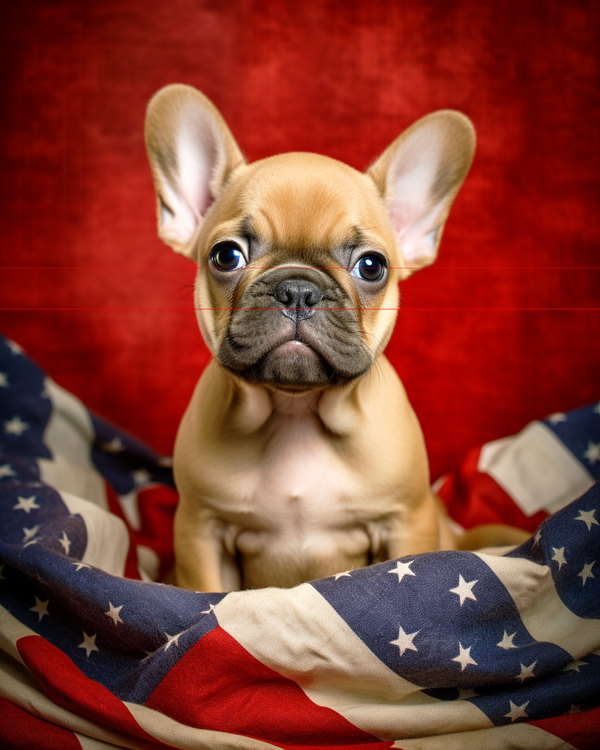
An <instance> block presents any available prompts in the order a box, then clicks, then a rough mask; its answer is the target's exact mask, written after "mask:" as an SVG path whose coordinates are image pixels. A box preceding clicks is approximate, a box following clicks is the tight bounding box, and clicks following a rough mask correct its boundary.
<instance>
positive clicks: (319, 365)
mask: <svg viewBox="0 0 600 750" xmlns="http://www.w3.org/2000/svg"><path fill="white" fill-rule="evenodd" d="M146 145H147V150H148V156H149V160H150V165H151V169H152V174H153V177H154V184H155V187H156V194H157V207H158V232H159V236H160V237H161V238H162V239H163V240H164V241H165V242H166V243H167V244H168V245H170V246H171V247H172V248H173V249H174V250H175V251H177V252H179V253H183V254H184V255H186V256H187V257H189V258H191V259H193V260H194V261H195V262H196V263H197V265H198V274H197V277H196V284H195V296H194V299H195V307H196V315H197V319H198V324H199V326H200V330H201V332H202V336H203V338H204V340H205V342H206V344H207V346H208V348H209V349H210V351H211V353H212V355H213V360H212V362H211V363H210V365H209V366H208V367H207V368H206V370H205V371H204V373H203V374H202V377H201V378H200V381H199V383H198V385H197V387H196V390H195V392H194V395H193V397H192V400H191V403H190V405H189V407H188V409H187V411H186V413H185V416H184V418H183V421H182V423H181V426H180V429H179V432H178V435H177V440H176V445H175V454H174V470H175V480H176V484H177V487H178V490H179V493H180V501H179V506H178V508H177V512H176V516H175V555H176V582H177V584H178V585H179V586H182V587H185V588H190V589H195V590H198V591H231V590H237V589H241V588H252V587H262V586H282V587H288V586H294V585H296V584H298V583H301V582H303V581H306V580H310V579H315V578H321V577H325V576H330V575H334V574H337V573H341V572H344V571H347V570H349V569H355V568H358V567H362V566H365V565H368V564H370V563H375V562H381V561H385V560H388V559H392V558H396V557H401V556H403V555H407V554H411V555H412V554H416V553H419V552H425V551H431V550H438V549H449V548H453V547H455V546H457V540H456V538H455V535H454V533H453V532H452V531H451V529H450V524H449V522H448V519H447V517H446V515H445V513H444V512H443V510H442V507H441V505H440V503H439V502H437V501H436V499H435V498H434V496H433V495H432V493H431V491H430V487H429V469H428V462H427V454H426V451H425V444H424V441H423V435H422V433H421V429H420V426H419V422H418V420H417V418H416V416H415V414H414V412H413V410H412V408H411V406H410V404H409V401H408V399H407V396H406V393H405V390H404V388H403V386H402V383H401V382H400V379H399V378H398V376H397V374H396V372H395V371H394V369H393V367H392V366H391V365H390V363H389V362H388V360H387V359H386V358H385V356H384V355H383V350H384V349H385V346H386V344H387V343H388V341H389V339H390V336H391V334H392V331H393V328H394V323H395V320H396V315H397V311H398V305H399V290H398V282H399V281H401V280H402V279H405V278H407V277H408V276H409V275H410V274H411V273H412V272H413V271H415V270H417V269H420V268H423V267H424V266H427V265H429V264H430V263H432V262H433V261H434V260H435V258H436V255H437V251H438V246H439V244H440V239H441V237H442V232H443V229H444V224H445V222H446V219H447V217H448V212H449V210H450V206H451V204H452V202H453V200H454V198H455V197H456V194H457V192H458V190H459V188H460V186H461V184H462V182H463V180H464V178H465V176H466V174H467V171H468V169H469V166H470V164H471V160H472V158H473V153H474V148H475V134H474V130H473V126H472V125H471V122H470V121H469V120H468V119H467V118H466V117H465V116H464V115H462V114H460V113H458V112H454V111H440V112H435V113H433V114H431V115H428V116H427V117H424V118H423V119H421V120H419V121H418V122H416V123H415V124H414V125H413V126H412V127H410V128H409V129H408V130H407V131H406V132H404V133H403V134H402V135H401V136H399V137H398V138H397V139H396V140H395V141H394V142H393V143H392V144H391V145H390V146H389V147H388V148H387V150H386V151H384V153H383V154H382V155H381V156H380V157H379V159H377V161H375V163H374V164H373V165H372V166H371V167H370V168H369V169H368V170H367V172H366V173H364V174H362V173H360V172H358V171H356V170H355V169H353V168H351V167H349V166H347V165H346V164H343V163H341V162H338V161H336V160H334V159H331V158H328V157H326V156H319V155H317V154H311V153H287V154H281V155H278V156H272V157H269V158H267V159H263V160H261V161H258V162H255V163H252V164H248V163H246V161H245V159H244V157H243V155H242V153H241V151H240V149H239V148H238V146H237V144H236V142H235V140H234V138H233V136H232V134H231V132H230V131H229V129H228V127H227V125H226V124H225V121H224V120H223V118H222V117H221V115H220V114H219V112H218V111H217V109H216V108H215V107H214V105H213V104H212V103H211V102H210V101H209V100H208V99H207V98H206V97H205V96H203V95H202V94H201V93H199V92H198V91H196V90H195V89H193V88H191V87H189V86H183V85H172V86H167V87H166V88H164V89H162V90H160V91H159V92H158V93H157V94H156V95H155V96H154V98H153V99H152V100H151V102H150V104H149V107H148V112H147V118H146ZM508 536H509V538H508V539H507V538H506V536H503V534H502V533H500V534H499V535H498V536H497V538H496V536H495V535H494V534H492V537H493V539H494V541H497V542H498V543H505V542H510V541H513V540H512V538H511V537H510V534H509V535H508ZM483 539H484V540H485V543H487V542H488V541H489V538H488V537H487V536H486V535H484V537H483ZM518 540H519V541H520V537H519V538H518ZM458 544H460V541H459V542H458Z"/></svg>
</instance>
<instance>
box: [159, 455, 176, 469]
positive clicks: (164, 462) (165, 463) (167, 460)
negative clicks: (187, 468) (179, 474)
mask: <svg viewBox="0 0 600 750" xmlns="http://www.w3.org/2000/svg"><path fill="white" fill-rule="evenodd" d="M156 463H157V464H158V465H159V466H162V467H164V468H167V469H169V468H171V466H173V459H172V458H171V456H160V458H157V459H156Z"/></svg>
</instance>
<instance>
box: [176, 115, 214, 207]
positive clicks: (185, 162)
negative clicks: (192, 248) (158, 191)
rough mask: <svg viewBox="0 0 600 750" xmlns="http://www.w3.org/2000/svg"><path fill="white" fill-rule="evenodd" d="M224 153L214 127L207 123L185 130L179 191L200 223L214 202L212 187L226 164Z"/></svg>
mask: <svg viewBox="0 0 600 750" xmlns="http://www.w3.org/2000/svg"><path fill="white" fill-rule="evenodd" d="M220 151H222V146H221V147H220V144H219V143H218V141H217V139H216V138H215V133H214V132H213V128H212V127H211V124H210V123H208V122H206V121H203V122H199V123H194V124H193V125H192V126H191V127H190V126H188V127H186V128H183V129H182V133H181V135H180V137H179V139H178V143H177V162H178V167H179V187H180V190H181V193H182V196H183V198H184V199H185V201H186V202H187V204H188V206H189V207H190V208H191V210H192V211H193V213H194V215H195V216H196V218H197V220H201V219H202V218H203V217H204V216H205V215H206V212H207V211H208V209H209V207H210V205H211V203H212V202H213V200H214V197H213V195H212V193H211V190H210V184H211V181H212V180H213V178H214V176H215V172H216V170H217V168H218V166H219V162H220V161H222V155H221V153H220Z"/></svg>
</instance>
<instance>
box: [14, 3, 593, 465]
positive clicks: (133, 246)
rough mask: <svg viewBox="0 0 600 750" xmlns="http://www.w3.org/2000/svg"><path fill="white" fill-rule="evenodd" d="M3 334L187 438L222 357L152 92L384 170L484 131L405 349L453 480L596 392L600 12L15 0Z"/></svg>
mask: <svg viewBox="0 0 600 750" xmlns="http://www.w3.org/2000/svg"><path fill="white" fill-rule="evenodd" d="M2 16H3V18H2V24H1V29H0V66H1V70H0V86H1V87H2V96H1V98H0V106H1V108H2V117H1V121H0V130H1V133H0V152H1V158H2V179H1V181H0V190H1V192H2V195H1V196H0V210H1V211H2V214H3V220H2V233H1V239H0V242H1V245H0V247H1V258H0V266H1V267H2V268H0V277H1V280H0V308H2V310H1V311H0V330H2V331H3V332H4V333H5V334H7V335H9V336H10V337H12V338H14V339H15V340H17V341H18V342H19V343H21V345H22V346H24V347H25V348H26V349H27V350H28V351H29V353H30V354H31V355H32V356H33V357H34V358H35V359H36V360H37V361H38V362H39V363H40V364H41V365H42V366H43V367H44V368H46V369H47V371H48V372H49V373H50V374H51V375H52V376H53V377H54V379H55V380H57V381H58V382H59V383H60V384H61V385H63V386H64V387H66V388H68V389H70V390H71V391H73V392H74V393H75V394H77V395H78V396H79V397H80V398H81V399H83V401H84V402H85V403H86V404H88V405H89V406H90V407H91V408H93V409H95V410H96V411H98V412H99V413H101V414H102V415H103V416H105V417H107V418H109V419H111V420H113V421H115V422H117V423H118V424H120V425H121V426H123V427H125V428H127V429H128V430H130V431H132V432H134V433H135V434H137V435H138V436H139V437H141V438H142V439H144V440H146V441H148V442H149V443H150V444H152V445H153V446H154V447H156V448H157V449H159V450H161V451H163V452H167V453H168V452H170V451H171V449H172V444H173V439H174V435H175V431H176V428H177V424H178V421H179V418H180V416H181V414H182V413H183V411H184V409H185V406H186V404H187V401H188V399H189V397H190V394H191V391H192V389H193V386H194V383H195V381H196V380H197V378H198V376H199V374H200V372H201V370H202V368H203V366H204V364H205V363H206V361H207V353H206V349H205V348H204V346H203V344H202V343H201V339H200V334H199V333H198V331H197V328H196V323H195V319H194V314H193V310H192V307H193V303H192V299H191V296H190V295H189V291H190V290H189V285H190V284H191V283H192V280H193V277H194V267H193V265H192V264H191V263H190V262H189V261H187V260H185V259H184V258H181V257H178V256H175V255H174V254H173V253H172V252H171V251H170V250H169V249H168V248H167V247H166V246H164V245H162V243H161V242H160V241H159V240H158V239H157V237H156V227H155V215H154V197H153V191H152V184H151V179H150V171H149V168H148V165H147V162H146V156H145V151H144V145H143V139H142V132H143V121H144V110H145V106H146V103H147V101H148V99H149V98H150V96H151V95H152V94H153V93H154V92H155V91H156V90H157V89H158V88H159V87H161V86H163V85H165V84H167V83H172V82H183V83H188V84H192V85H194V86H196V87H198V88H199V89H201V90H202V91H203V92H204V93H206V94H207V95H208V96H209V97H210V98H211V99H212V100H213V101H214V102H215V104H216V105H217V107H219V109H220V110H221V112H222V113H223V115H224V116H225V119H226V120H227V122H228V123H229V125H230V127H231V129H232V131H233V133H234V135H235V136H236V138H237V139H238V141H239V143H240V145H241V147H242V149H243V150H244V152H245V153H246V155H247V156H248V158H249V159H251V160H254V159H257V158H261V157H263V156H267V155H270V154H274V153H277V152H281V151H286V150H306V151H318V152H321V153H325V154H328V155H329V156H333V157H336V158H339V159H341V160H343V161H346V162H348V163H350V164H351V165H353V166H355V167H357V168H360V169H363V168H365V167H366V166H367V165H368V164H369V163H370V161H371V160H372V159H373V158H374V157H375V156H376V155H377V154H378V153H380V152H381V151H382V150H383V149H384V148H385V146H387V145H388V143H389V142H391V141H392V140H393V138H395V136H396V135H397V134H398V133H399V132H400V131H401V130H402V129H404V128H405V127H406V126H408V125H409V124H411V123H412V122H413V121H414V120H415V119H416V118H418V117H420V116H422V115H424V114H426V113H428V112H430V111H432V110H435V109H438V108H445V107H451V108H456V109H459V110H461V111H463V112H465V113H466V114H467V115H469V116H470V117H471V118H472V120H473V121H474V123H475V126H476V128H477V131H478V137H479V141H478V150H477V155H476V158H475V163H474V166H473V168H472V171H471V173H470V175H469V177H468V178H467V181H466V183H465V186H464V188H463V190H462V192H461V194H460V195H459V197H458V199H457V202H456V204H455V206H454V209H453V211H452V214H451V216H450V220H449V222H448V225H447V228H446V232H445V236H444V239H443V242H442V248H441V254H440V258H439V261H438V263H437V264H436V265H435V266H434V267H433V268H431V269H428V270H425V271H422V272H420V273H419V274H417V275H416V276H415V277H413V278H412V279H410V280H409V281H407V282H406V283H405V284H403V288H402V296H403V310H402V312H401V313H400V317H399V322H398V325H397V329H396V332H395V335H394V338H393V340H392V342H391V344H390V345H389V347H388V355H389V356H390V358H391V360H392V361H393V362H394V364H395V365H396V367H397V369H398V370H399V372H400V375H401V377H402V379H403V381H404V383H405V385H406V387H407V390H408V393H409V396H410V398H411V401H412V403H413V405H414V407H415V409H416V411H417V414H418V415H419V417H420V419H421V423H422V425H423V429H424V432H425V436H426V440H427V444H428V448H429V451H430V457H431V464H432V474H433V475H434V476H436V475H438V474H439V473H440V472H442V471H444V470H446V469H448V468H451V467H453V466H455V465H456V464H457V463H458V462H459V460H460V458H461V457H462V455H463V453H464V452H465V450H466V449H467V448H469V447H471V446H474V445H478V444H481V443H483V442H485V441H487V440H490V439H494V438H497V437H501V436H504V435H508V434H511V433H513V432H515V431H517V430H519V429H520V428H521V427H522V426H523V425H524V424H525V423H526V422H527V421H529V420H530V419H532V418H535V417H543V416H545V415H546V414H548V413H550V412H553V411H557V410H565V409H568V408H572V407H576V406H579V405H583V404H584V403H587V402H591V401H593V400H595V399H597V398H598V397H599V391H600V388H598V384H599V382H600V347H599V345H598V344H599V341H600V312H599V308H600V292H599V290H600V284H599V282H600V270H598V268H599V267H600V262H599V251H598V239H599V233H600V222H599V220H598V195H599V194H598V188H599V182H600V157H599V146H598V142H599V132H598V131H599V127H600V124H599V123H600V120H599V96H598V77H599V60H598V51H599V50H600V39H599V36H600V34H599V31H600V4H599V3H598V2H582V1H579V2H577V1H575V2H569V3H564V2H560V0H552V1H548V2H535V3H528V2H523V0H519V2H515V1H514V0H506V1H505V2H502V3H482V2H480V0H473V1H470V0H464V1H463V0H457V1H456V2H451V0H439V1H438V2H435V1H434V0H422V1H421V2H401V1H400V0H387V1H380V2H378V1H377V0H372V1H371V2H352V1H351V0H345V1H344V2H338V1H336V0H330V1H329V2H326V1H325V0H315V1H310V2H306V3H292V2H276V1H274V0H273V1H271V2H269V1H268V0H267V1H263V2H249V1H248V0H229V1H228V2H221V1H219V2H217V1H216V0H201V1H193V0H169V2H157V1H156V0H146V2H133V1H132V0H125V1H121V2H112V1H111V0H104V1H103V2H101V3H90V2H86V1H85V0H80V1H79V2H75V1H74V0H71V1H70V2H64V1H63V2H57V1H56V0H55V1H54V2H52V3H47V2H40V1H39V0H28V1H27V2H20V3H5V4H4V6H3V10H2Z"/></svg>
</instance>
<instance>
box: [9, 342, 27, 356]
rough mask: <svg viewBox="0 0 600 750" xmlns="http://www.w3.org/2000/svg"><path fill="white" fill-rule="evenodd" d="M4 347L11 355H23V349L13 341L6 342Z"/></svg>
mask: <svg viewBox="0 0 600 750" xmlns="http://www.w3.org/2000/svg"><path fill="white" fill-rule="evenodd" d="M6 345H7V346H8V348H9V349H10V350H11V352H12V353H13V354H23V349H22V348H21V347H20V346H19V345H18V344H17V343H16V342H15V341H7V342H6Z"/></svg>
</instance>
